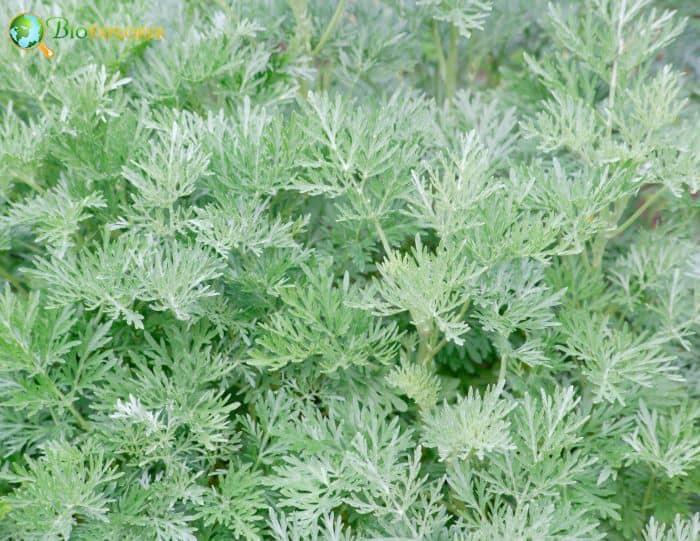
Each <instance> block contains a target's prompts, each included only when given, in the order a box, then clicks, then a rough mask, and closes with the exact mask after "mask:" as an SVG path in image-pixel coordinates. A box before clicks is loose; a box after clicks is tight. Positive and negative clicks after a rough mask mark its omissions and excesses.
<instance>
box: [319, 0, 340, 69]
mask: <svg viewBox="0 0 700 541" xmlns="http://www.w3.org/2000/svg"><path fill="white" fill-rule="evenodd" d="M346 3H347V0H340V1H339V2H338V5H337V6H336V8H335V13H333V17H331V20H330V22H329V23H328V26H326V29H325V30H324V32H323V34H322V35H321V39H320V40H318V43H317V44H316V47H314V48H313V50H312V51H311V56H316V55H318V53H320V52H321V49H323V46H324V45H325V44H326V42H327V41H328V40H329V39H330V37H331V35H333V31H334V30H335V27H336V25H337V24H338V22H339V21H340V18H341V17H342V16H343V12H344V11H345V4H346Z"/></svg>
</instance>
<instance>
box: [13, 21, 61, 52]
mask: <svg viewBox="0 0 700 541" xmlns="http://www.w3.org/2000/svg"><path fill="white" fill-rule="evenodd" d="M9 33H10V40H11V41H12V43H14V44H15V45H16V46H17V47H19V48H20V49H23V50H25V51H28V50H30V49H34V48H35V47H38V48H39V50H40V51H41V52H42V53H43V55H44V56H45V57H46V58H48V59H51V57H53V55H54V52H53V51H52V50H51V49H49V48H48V47H47V46H46V45H44V44H43V43H42V42H41V40H42V39H44V23H43V22H41V19H40V18H39V17H37V16H36V15H34V14H33V13H20V14H19V15H17V16H15V18H14V19H12V21H11V22H10V28H9Z"/></svg>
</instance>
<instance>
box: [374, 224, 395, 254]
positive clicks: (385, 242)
mask: <svg viewBox="0 0 700 541" xmlns="http://www.w3.org/2000/svg"><path fill="white" fill-rule="evenodd" d="M374 227H375V229H376V230H377V234H378V235H379V239H380V240H381V241H382V247H383V248H384V252H385V253H386V254H387V255H389V254H390V253H391V244H389V240H388V239H387V237H386V234H385V233H384V229H382V224H380V223H379V220H378V219H377V218H374Z"/></svg>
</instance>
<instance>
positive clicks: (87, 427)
mask: <svg viewBox="0 0 700 541" xmlns="http://www.w3.org/2000/svg"><path fill="white" fill-rule="evenodd" d="M40 371H41V375H42V376H43V377H44V380H45V381H46V382H47V383H48V385H49V387H50V388H51V391H53V393H54V394H55V395H56V397H57V398H58V400H59V401H60V402H61V403H62V404H63V405H64V406H66V409H68V411H69V412H70V413H71V415H72V416H73V417H74V418H75V420H76V422H77V423H78V424H79V425H80V428H82V429H83V430H85V431H86V432H89V431H90V423H88V422H87V421H86V420H85V417H83V416H82V415H81V414H80V412H79V411H78V410H77V409H76V408H75V406H74V405H73V404H72V402H71V401H70V400H68V398H66V395H64V394H63V392H61V390H60V389H59V388H58V387H56V384H55V383H54V382H53V380H52V379H51V378H50V377H49V375H48V374H47V373H46V372H45V371H44V369H43V368H40Z"/></svg>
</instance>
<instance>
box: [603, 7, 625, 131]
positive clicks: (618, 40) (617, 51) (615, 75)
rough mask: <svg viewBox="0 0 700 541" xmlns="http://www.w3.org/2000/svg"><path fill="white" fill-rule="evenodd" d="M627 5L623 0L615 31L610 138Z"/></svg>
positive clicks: (609, 107)
mask: <svg viewBox="0 0 700 541" xmlns="http://www.w3.org/2000/svg"><path fill="white" fill-rule="evenodd" d="M626 6H627V2H626V0H622V3H621V5H620V16H619V19H618V22H617V29H616V31H615V40H616V45H617V46H616V49H615V60H613V65H612V72H611V74H610V91H609V92H608V118H607V122H606V132H607V134H608V138H609V137H611V136H612V125H613V109H614V107H615V93H616V91H617V79H618V69H619V68H618V64H619V59H620V55H622V49H623V48H624V45H625V43H624V41H623V40H622V27H623V26H624V22H625V8H626Z"/></svg>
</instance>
